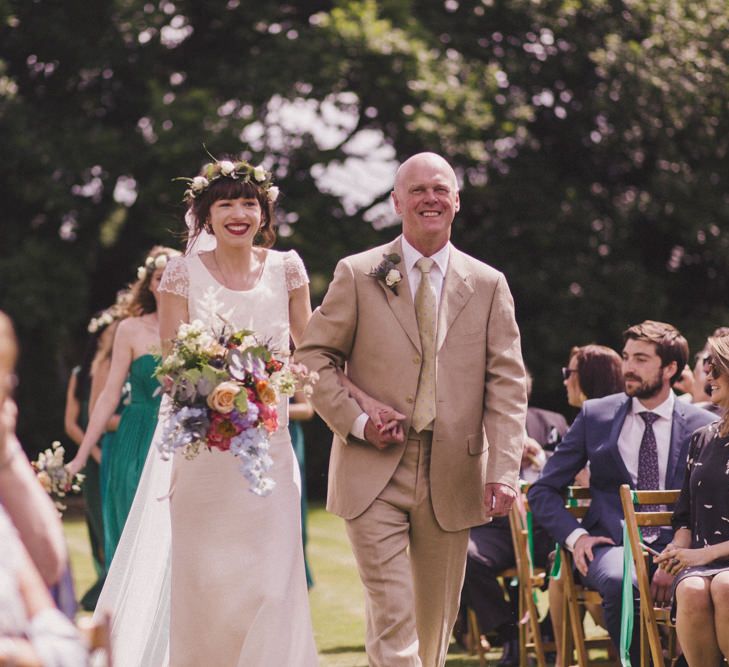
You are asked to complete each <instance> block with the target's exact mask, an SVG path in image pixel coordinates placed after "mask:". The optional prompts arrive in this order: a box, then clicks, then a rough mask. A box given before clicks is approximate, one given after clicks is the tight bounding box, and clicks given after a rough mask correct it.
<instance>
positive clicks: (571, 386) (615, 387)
mask: <svg viewBox="0 0 729 667" xmlns="http://www.w3.org/2000/svg"><path fill="white" fill-rule="evenodd" d="M562 380H563V383H564V386H565V388H566V389H567V402H568V403H569V404H570V405H571V406H572V407H573V408H581V407H582V404H583V403H584V402H585V401H586V400H587V399H588V398H602V397H603V396H609V395H610V394H617V393H619V392H621V391H623V370H622V361H621V359H620V355H619V354H618V353H617V352H616V351H615V350H613V349H611V348H609V347H605V346H604V345H583V346H582V347H573V348H572V350H570V360H569V363H568V364H567V366H566V367H565V368H563V369H562Z"/></svg>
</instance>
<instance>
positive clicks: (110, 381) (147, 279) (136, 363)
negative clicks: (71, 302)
mask: <svg viewBox="0 0 729 667" xmlns="http://www.w3.org/2000/svg"><path fill="white" fill-rule="evenodd" d="M179 254H180V253H179V252H177V251H176V250H172V249H171V248H165V247H162V246H155V247H154V248H152V250H151V251H150V252H149V255H148V256H147V259H146V260H145V262H144V264H143V265H142V266H140V267H139V269H138V270H137V281H136V282H135V283H134V285H133V286H132V288H131V297H130V303H129V307H128V309H129V315H130V317H127V318H126V319H125V320H123V321H122V322H120V323H119V325H118V327H117V330H116V334H115V336H114V345H113V349H112V355H111V366H110V368H109V374H108V378H107V380H106V384H105V386H104V389H103V390H102V392H101V394H100V395H99V397H98V399H97V400H96V403H95V404H94V406H93V408H92V411H91V415H90V416H89V423H88V426H87V428H86V432H85V433H84V437H83V440H82V441H81V444H80V446H79V449H78V453H77V454H76V456H75V457H74V459H73V460H72V461H71V462H70V463H69V464H68V470H69V472H70V473H71V474H75V473H77V472H78V471H79V470H81V469H82V468H83V467H84V466H85V465H86V463H87V460H88V457H89V454H90V453H91V450H92V448H93V447H94V445H96V444H97V443H98V442H99V441H100V439H101V437H102V436H103V434H104V431H105V429H106V425H107V423H108V422H109V420H110V419H111V417H112V416H113V414H114V412H115V411H116V409H117V406H118V404H119V399H120V397H121V395H122V391H123V388H124V384H125V383H126V381H127V377H129V380H130V383H131V387H132V391H131V402H130V403H129V405H127V406H126V407H125V408H124V411H123V412H122V415H121V419H120V422H119V427H118V429H117V433H116V438H115V441H114V446H113V447H112V448H111V450H110V452H109V454H110V455H109V461H108V466H107V468H108V476H109V481H108V487H107V490H106V491H107V492H106V495H105V497H104V552H105V557H106V566H107V568H108V567H109V566H110V565H111V562H112V560H113V558H114V553H115V552H116V547H117V544H118V543H119V539H120V537H121V534H122V530H123V529H124V524H125V522H126V519H127V515H128V514H129V509H130V508H131V505H132V501H133V500H134V494H135V493H136V490H137V485H138V483H139V478H140V476H141V474H142V468H143V467H144V462H145V460H146V458H147V451H148V450H149V445H150V443H151V442H152V436H153V435H154V429H155V427H156V425H157V413H158V411H159V403H160V397H159V395H158V392H157V387H158V383H157V381H156V380H155V379H154V378H153V373H154V369H155V367H156V365H157V360H158V357H157V356H156V353H157V352H158V350H159V347H160V339H159V316H158V313H157V304H158V300H159V292H158V288H159V282H160V280H161V278H162V273H163V271H164V268H165V266H166V265H167V262H168V261H169V260H170V259H171V258H172V257H175V256H176V255H179Z"/></svg>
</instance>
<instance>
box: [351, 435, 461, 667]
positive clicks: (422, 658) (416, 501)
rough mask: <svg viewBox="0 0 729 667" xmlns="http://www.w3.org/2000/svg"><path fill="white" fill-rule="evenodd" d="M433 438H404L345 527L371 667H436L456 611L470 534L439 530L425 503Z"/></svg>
mask: <svg viewBox="0 0 729 667" xmlns="http://www.w3.org/2000/svg"><path fill="white" fill-rule="evenodd" d="M431 439H432V434H431V433H430V432H427V431H426V432H422V433H420V434H416V433H414V432H412V431H411V432H410V433H409V434H408V442H407V446H406V448H405V452H404V454H403V457H402V460H401V461H400V463H399V465H398V467H397V469H396V470H395V474H394V475H393V476H392V478H391V479H390V481H389V482H388V484H387V486H386V487H385V488H384V489H383V491H382V493H380V495H379V496H378V497H377V498H376V499H375V501H374V502H373V503H372V505H370V507H369V508H367V510H366V511H365V512H364V513H363V514H361V515H360V516H358V517H357V518H356V519H352V520H351V521H347V522H346V523H347V534H348V535H349V540H350V542H351V543H352V550H353V551H354V555H355V558H356V560H357V566H358V568H359V573H360V577H361V579H362V583H363V584H364V588H365V608H366V614H367V633H366V638H365V644H366V648H367V656H368V658H369V664H370V666H371V667H441V666H442V665H444V664H445V659H446V652H447V650H448V642H449V640H450V634H451V631H452V628H453V624H454V622H455V619H456V614H457V612H458V601H459V596H460V592H461V586H462V584H463V576H464V572H465V567H466V550H467V547H468V530H462V531H458V532H446V531H444V530H442V529H441V528H440V526H439V525H438V522H437V521H436V519H435V515H434V514H433V507H432V505H431V502H430V481H429V476H428V470H429V467H430V448H431Z"/></svg>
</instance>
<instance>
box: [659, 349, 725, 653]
mask: <svg viewBox="0 0 729 667" xmlns="http://www.w3.org/2000/svg"><path fill="white" fill-rule="evenodd" d="M707 351H708V353H709V359H710V364H711V368H710V378H711V380H710V389H711V392H710V393H711V401H712V402H713V403H714V404H715V405H717V406H718V407H719V408H721V410H722V414H723V416H722V417H721V419H720V420H719V421H717V422H715V423H713V424H709V425H708V426H704V427H703V428H700V429H699V430H698V431H696V432H695V433H694V434H693V437H692V438H691V444H690V446H689V455H688V465H687V469H686V477H685V479H684V483H683V487H682V489H681V496H680V497H679V500H678V503H677V504H676V507H675V510H674V514H673V527H674V529H675V531H676V532H675V534H674V536H673V540H672V541H671V544H669V545H668V546H667V547H666V549H665V550H664V551H663V552H662V553H661V555H660V556H659V557H657V558H656V559H655V560H656V562H657V563H658V564H659V565H660V567H661V568H663V569H665V570H666V571H667V572H669V573H670V574H675V575H677V576H676V582H675V584H674V591H675V601H674V604H675V605H676V609H675V611H676V619H675V620H676V631H677V633H678V639H679V641H680V643H681V647H682V648H683V652H684V656H685V658H686V660H687V662H688V664H689V666H690V667H703V666H704V665H718V664H720V663H722V657H723V658H729V633H728V632H727V628H729V495H727V473H728V471H729V412H728V411H729V336H726V335H725V336H722V337H719V338H713V337H712V338H709V341H708V350H707Z"/></svg>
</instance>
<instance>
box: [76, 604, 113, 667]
mask: <svg viewBox="0 0 729 667" xmlns="http://www.w3.org/2000/svg"><path fill="white" fill-rule="evenodd" d="M76 627H77V628H78V631H79V632H80V633H81V636H82V637H83V639H84V641H85V642H86V646H87V647H88V651H89V665H90V666H91V667H112V666H113V661H112V657H111V619H110V617H109V615H108V614H105V615H104V616H102V617H101V618H100V619H96V620H95V619H93V618H92V617H91V616H83V617H81V618H79V619H78V621H77V622H76Z"/></svg>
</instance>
